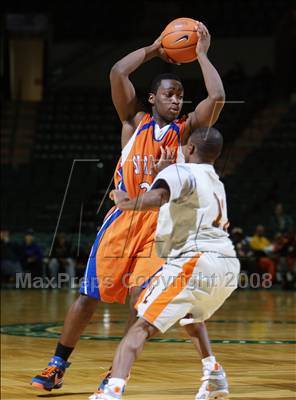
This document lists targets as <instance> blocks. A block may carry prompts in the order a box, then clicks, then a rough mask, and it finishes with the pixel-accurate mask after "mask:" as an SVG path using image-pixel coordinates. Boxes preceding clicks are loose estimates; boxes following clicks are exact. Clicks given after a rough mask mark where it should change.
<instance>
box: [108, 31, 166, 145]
mask: <svg viewBox="0 0 296 400" xmlns="http://www.w3.org/2000/svg"><path fill="white" fill-rule="evenodd" d="M154 57H161V58H163V59H165V60H166V61H169V59H168V58H167V57H166V56H165V54H164V52H163V50H162V49H161V40H160V38H158V39H157V40H156V41H155V42H154V43H153V44H152V45H150V46H147V47H143V48H141V49H138V50H136V51H133V52H132V53H130V54H128V55H127V56H125V57H124V58H122V59H121V60H119V61H118V62H117V63H116V64H114V66H113V67H112V69H111V72H110V82H111V93H112V100H113V104H114V106H115V108H116V111H117V113H118V115H119V118H120V120H121V122H122V123H123V124H124V125H127V126H126V128H127V129H125V130H124V131H127V134H126V136H130V135H132V133H133V132H132V130H134V129H135V126H137V125H138V123H139V122H140V119H141V118H142V116H143V109H142V107H141V105H140V103H139V101H138V98H137V95H136V91H135V88H134V86H133V84H132V82H131V81H130V79H129V75H130V74H131V73H132V72H134V71H135V70H136V69H137V68H139V67H140V66H141V65H142V64H144V63H145V62H146V61H149V60H151V59H152V58H154ZM129 126H130V128H131V132H129V129H128V128H129ZM126 139H129V137H127V138H126ZM125 141H126V140H125V138H123V142H125ZM123 144H125V143H123Z"/></svg>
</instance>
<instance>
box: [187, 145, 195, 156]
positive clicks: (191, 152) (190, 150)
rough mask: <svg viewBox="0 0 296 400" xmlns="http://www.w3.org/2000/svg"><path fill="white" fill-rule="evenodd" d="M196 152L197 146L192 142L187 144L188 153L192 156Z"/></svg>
mask: <svg viewBox="0 0 296 400" xmlns="http://www.w3.org/2000/svg"><path fill="white" fill-rule="evenodd" d="M194 151H195V145H194V144H193V143H192V142H189V143H188V144H187V153H188V154H189V155H190V156H191V154H193V153H194Z"/></svg>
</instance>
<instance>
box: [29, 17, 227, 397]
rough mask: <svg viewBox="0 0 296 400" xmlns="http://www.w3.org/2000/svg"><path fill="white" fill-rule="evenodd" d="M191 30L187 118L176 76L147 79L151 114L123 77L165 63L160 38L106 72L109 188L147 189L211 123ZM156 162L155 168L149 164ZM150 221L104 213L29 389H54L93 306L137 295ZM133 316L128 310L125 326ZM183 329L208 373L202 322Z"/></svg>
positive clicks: (152, 256)
mask: <svg viewBox="0 0 296 400" xmlns="http://www.w3.org/2000/svg"><path fill="white" fill-rule="evenodd" d="M197 29H198V32H199V35H200V38H199V41H198V43H197V46H196V52H197V55H198V62H199V65H200V68H201V71H202V74H203V77H204V82H205V86H206V89H207V92H208V96H207V98H206V99H204V100H203V101H201V102H200V103H199V104H198V105H197V107H196V108H195V110H193V111H192V112H191V113H189V114H188V116H185V117H183V118H178V116H179V114H180V112H181V109H182V104H183V95H184V90H183V86H182V83H181V81H180V79H179V78H178V77H177V76H176V75H172V74H165V75H162V76H160V77H157V78H156V79H155V80H154V81H153V84H152V87H151V93H150V94H149V98H148V100H149V103H150V105H151V106H152V113H151V114H147V113H145V112H144V110H143V107H142V106H141V105H140V103H139V101H138V99H137V96H136V92H135V88H134V86H133V85H132V83H131V81H130V79H129V75H130V74H131V73H133V72H134V71H135V70H136V69H137V68H139V67H140V66H141V65H142V64H143V63H145V62H147V61H149V60H151V59H152V58H154V57H161V58H162V59H164V60H165V61H168V62H170V60H169V59H168V58H167V57H166V55H165V53H164V51H163V49H162V48H161V40H160V38H159V39H157V40H156V41H155V42H154V43H153V44H152V45H150V46H147V47H143V48H141V49H139V50H136V51H134V52H132V53H130V54H128V55H127V56H126V57H124V58H123V59H121V60H120V61H118V62H117V63H116V64H115V65H114V66H113V68H112V70H111V73H110V80H111V91H112V99H113V103H114V105H115V108H116V110H117V113H118V115H119V117H120V120H121V122H122V134H121V141H122V154H121V158H120V160H119V162H118V164H117V167H116V170H115V174H114V181H115V186H116V188H117V189H121V190H124V191H126V192H127V194H128V195H129V197H130V198H133V197H136V196H138V195H139V194H141V193H143V192H145V191H146V190H147V189H148V188H149V186H150V185H151V184H152V182H153V180H154V177H155V176H156V174H157V172H158V170H159V169H160V168H161V167H163V166H166V165H167V163H170V154H175V158H174V160H173V161H177V162H178V161H183V155H182V149H181V146H182V145H183V144H186V142H187V140H188V137H189V135H190V132H191V131H192V130H193V129H195V128H197V127H208V126H211V125H213V124H214V123H215V122H216V121H217V119H218V117H219V114H220V112H221V110H222V108H223V105H224V98H225V94H224V89H223V84H222V81H221V79H220V76H219V74H218V72H217V71H216V69H215V68H214V66H213V65H212V64H211V62H210V61H209V59H208V57H207V51H208V48H209V46H210V35H209V32H208V30H207V28H206V27H205V26H204V25H203V24H202V23H200V22H199V23H198V22H197ZM168 148H169V149H170V150H169V154H166V155H165V154H164V149H168ZM161 155H162V156H161ZM159 159H160V161H159V162H158V163H156V164H155V161H154V160H159ZM156 224H157V213H156V212H154V211H147V212H145V213H134V212H132V211H124V212H123V211H121V210H120V209H119V208H117V207H116V206H115V207H113V208H112V209H111V210H110V211H109V213H108V214H107V215H106V217H105V220H104V222H103V225H102V227H101V229H100V230H99V232H98V234H97V237H96V240H95V242H94V244H93V247H92V250H91V254H90V256H89V260H88V263H87V266H86V271H85V277H84V281H83V283H82V286H81V289H80V296H79V297H78V298H77V300H76V301H75V302H74V304H73V305H72V306H71V307H70V310H69V311H68V314H67V316H66V319H65V323H64V327H63V330H62V334H61V337H60V339H59V342H58V344H57V347H56V351H55V355H54V356H53V357H52V359H51V360H50V362H49V364H48V367H47V368H46V369H44V370H43V371H42V372H41V374H40V375H37V376H35V377H34V378H33V379H32V386H34V387H36V388H39V389H45V390H49V391H50V390H52V389H58V388H60V387H61V386H62V384H63V375H64V372H65V370H66V368H68V367H69V365H70V363H69V362H68V358H69V356H70V354H71V353H72V351H73V349H74V347H75V345H76V343H77V342H78V340H79V337H80V335H81V334H82V332H83V331H84V329H85V327H86V326H87V325H88V323H89V322H90V320H91V317H92V315H93V313H94V311H95V309H96V306H97V303H98V301H102V302H107V303H113V302H119V303H122V304H123V303H125V300H126V297H127V295H128V293H129V292H130V295H131V309H132V310H133V309H134V307H133V306H134V304H135V301H136V299H137V296H138V295H139V292H140V290H142V288H144V287H145V286H146V285H147V284H148V282H149V280H150V279H151V278H152V277H153V275H155V274H156V273H157V271H158V270H159V268H160V267H161V265H162V264H163V260H162V259H160V258H159V257H158V256H157V254H156V251H155V248H154V245H153V242H154V232H155V228H156ZM133 312H134V311H133ZM134 318H135V312H134V314H133V316H132V317H131V318H130V321H129V322H130V324H131V323H132V322H133V321H134ZM185 329H186V330H187V332H188V334H189V336H190V337H191V338H192V340H193V342H194V344H195V346H196V348H197V349H198V350H200V351H201V355H202V358H203V365H204V368H210V367H211V366H212V365H214V364H215V358H214V357H213V355H212V352H211V348H210V344H209V340H208V337H207V331H206V327H205V325H204V324H195V325H188V326H186V327H185ZM107 378H108V377H107ZM107 380H108V379H106V380H104V382H103V383H102V385H101V388H103V387H104V385H105V384H106V382H107Z"/></svg>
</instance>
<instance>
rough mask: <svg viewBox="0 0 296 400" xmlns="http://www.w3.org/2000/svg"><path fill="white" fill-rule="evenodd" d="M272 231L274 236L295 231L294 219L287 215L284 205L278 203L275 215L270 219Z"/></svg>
mask: <svg viewBox="0 0 296 400" xmlns="http://www.w3.org/2000/svg"><path fill="white" fill-rule="evenodd" d="M269 225H270V226H269V228H270V231H271V233H272V234H273V235H275V234H277V233H285V232H292V231H293V225H294V224H293V218H292V217H291V216H290V215H288V214H285V212H284V207H283V205H282V203H278V204H277V205H276V206H275V208H274V214H273V215H272V217H271V219H270V224H269Z"/></svg>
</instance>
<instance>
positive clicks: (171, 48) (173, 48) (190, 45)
mask: <svg viewBox="0 0 296 400" xmlns="http://www.w3.org/2000/svg"><path fill="white" fill-rule="evenodd" d="M194 46H196V43H195V44H189V45H188V46H182V47H180V48H179V49H176V48H175V47H163V46H162V47H163V48H164V49H167V50H183V49H188V48H189V47H194Z"/></svg>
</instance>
